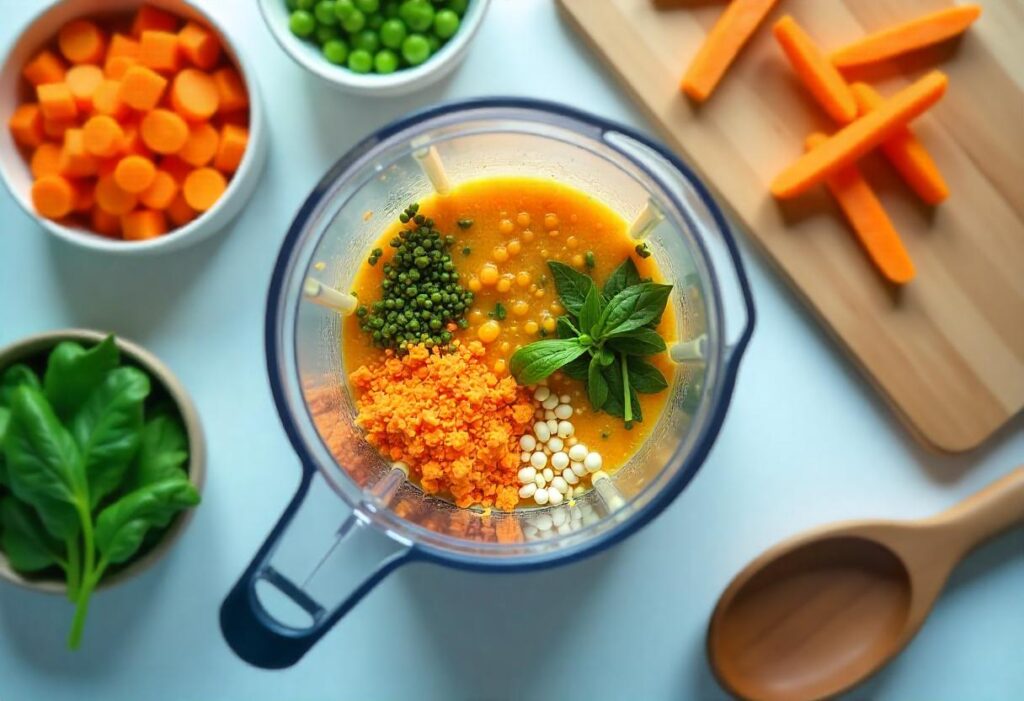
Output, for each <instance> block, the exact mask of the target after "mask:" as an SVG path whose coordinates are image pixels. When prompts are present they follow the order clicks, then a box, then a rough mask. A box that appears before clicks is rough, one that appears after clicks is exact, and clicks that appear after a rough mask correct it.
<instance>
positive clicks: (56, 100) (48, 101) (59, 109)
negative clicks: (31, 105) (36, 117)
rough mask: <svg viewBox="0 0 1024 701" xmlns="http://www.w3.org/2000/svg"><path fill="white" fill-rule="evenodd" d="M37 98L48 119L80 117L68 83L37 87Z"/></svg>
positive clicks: (44, 115) (47, 84)
mask: <svg viewBox="0 0 1024 701" xmlns="http://www.w3.org/2000/svg"><path fill="white" fill-rule="evenodd" d="M36 96H37V97H38V98H39V109H41V110H42V111H43V117H45V118H46V119H74V118H75V117H77V116H78V105H76V104H75V98H74V97H73V96H72V94H71V88H69V87H68V84H67V83H44V84H42V85H37V86H36Z"/></svg>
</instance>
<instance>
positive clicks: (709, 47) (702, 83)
mask: <svg viewBox="0 0 1024 701" xmlns="http://www.w3.org/2000/svg"><path fill="white" fill-rule="evenodd" d="M776 2H777V0H732V2H730V3H729V7H727V8H726V9H725V11H723V12H722V15H721V17H719V19H718V22H716V23H715V26H714V27H712V28H711V31H710V32H708V35H707V37H706V38H705V39H704V44H703V45H702V46H701V47H700V50H699V51H697V55H696V56H694V57H693V61H692V62H691V63H690V67H689V68H688V69H687V70H686V75H684V76H683V81H682V83H681V84H680V88H681V89H682V91H683V92H684V93H686V94H687V95H689V96H690V97H691V98H693V99H694V100H697V101H698V102H703V101H704V100H706V99H708V97H709V96H710V95H711V93H712V91H714V89H715V86H716V85H718V81H720V80H721V79H722V76H723V75H725V72H726V71H727V70H728V69H729V66H730V65H731V64H732V62H733V61H734V60H735V59H736V56H737V55H738V54H739V52H740V49H742V48H743V46H744V45H745V44H746V43H747V41H748V40H749V39H750V37H751V35H753V33H754V30H756V29H757V27H758V25H760V24H761V22H762V21H763V20H764V18H765V16H766V15H767V14H768V12H769V11H771V9H772V7H774V6H775V3H776Z"/></svg>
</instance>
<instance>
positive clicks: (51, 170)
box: [29, 141, 60, 178]
mask: <svg viewBox="0 0 1024 701" xmlns="http://www.w3.org/2000/svg"><path fill="white" fill-rule="evenodd" d="M29 170H31V171H32V177H33V178H41V177H43V176H44V175H60V145H59V144H55V143H53V142H51V141H45V142H43V143H41V144H39V146H38V147H37V148H36V150H35V151H33V152H32V160H31V162H30V164H29Z"/></svg>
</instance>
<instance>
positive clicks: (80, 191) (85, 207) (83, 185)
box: [71, 181, 96, 214]
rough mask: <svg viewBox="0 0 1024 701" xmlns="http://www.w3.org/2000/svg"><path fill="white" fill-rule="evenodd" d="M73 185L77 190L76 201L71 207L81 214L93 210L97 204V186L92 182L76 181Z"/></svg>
mask: <svg viewBox="0 0 1024 701" xmlns="http://www.w3.org/2000/svg"><path fill="white" fill-rule="evenodd" d="M71 187H73V188H74V190H75V197H74V201H73V203H72V205H71V208H72V209H73V210H74V211H76V212H78V213H79V214H85V213H87V212H90V211H92V208H93V207H94V206H95V205H96V193H95V186H94V185H93V184H92V183H91V182H88V183H87V182H82V181H78V182H74V183H72V184H71Z"/></svg>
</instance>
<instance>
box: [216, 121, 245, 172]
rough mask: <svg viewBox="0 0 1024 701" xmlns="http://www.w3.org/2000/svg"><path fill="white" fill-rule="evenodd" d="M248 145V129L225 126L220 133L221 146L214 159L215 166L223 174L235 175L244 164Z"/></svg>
mask: <svg viewBox="0 0 1024 701" xmlns="http://www.w3.org/2000/svg"><path fill="white" fill-rule="evenodd" d="M248 144H249V130H248V129H246V128H245V127H236V126H233V125H231V124H227V125H225V126H224V128H223V129H221V131H220V144H219V145H218V147H217V155H216V156H215V157H214V159H213V166H214V167H215V168H216V169H217V170H219V171H221V172H222V173H234V172H235V171H236V170H238V165H239V164H240V163H241V162H242V157H243V156H244V155H245V148H246V146H247V145H248Z"/></svg>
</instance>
